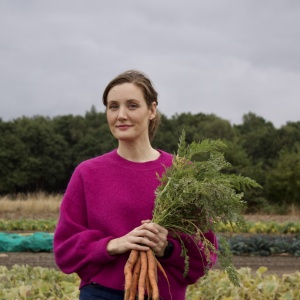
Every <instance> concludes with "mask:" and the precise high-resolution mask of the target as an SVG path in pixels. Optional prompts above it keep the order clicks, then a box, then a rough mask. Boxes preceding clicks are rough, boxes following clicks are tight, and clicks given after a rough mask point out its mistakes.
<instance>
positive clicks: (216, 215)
mask: <svg viewBox="0 0 300 300" xmlns="http://www.w3.org/2000/svg"><path fill="white" fill-rule="evenodd" d="M224 147H225V144H224V143H223V142H222V141H221V140H210V139H206V140H203V141H202V142H199V143H196V142H193V143H191V144H189V145H188V144H187V143H186V141H185V132H184V131H183V132H182V135H181V137H180V142H179V145H178V151H177V154H176V155H174V159H173V163H172V166H171V167H170V168H166V171H165V173H164V175H163V176H162V177H161V178H160V182H161V184H160V185H159V187H158V188H157V190H156V200H155V207H154V211H153V219H152V221H153V222H155V223H158V224H160V225H161V226H163V227H165V228H167V229H168V230H169V231H170V232H171V234H173V235H174V236H176V237H178V238H179V240H180V241H181V244H182V255H183V256H184V257H185V262H186V266H185V272H184V276H186V275H187V272H188V268H189V257H188V251H187V249H186V247H185V246H184V243H183V240H182V238H181V237H182V234H187V235H189V236H190V237H192V239H193V241H194V242H195V243H197V244H198V242H199V241H201V243H202V245H203V246H204V248H205V249H206V253H207V254H208V253H209V251H212V252H215V253H217V254H218V257H219V262H220V265H221V266H222V268H223V269H224V270H225V271H226V273H227V274H228V276H229V279H230V280H231V281H232V282H233V283H234V284H235V285H239V280H238V276H237V271H236V270H235V268H234V266H233V264H232V259H231V252H230V248H229V245H228V243H227V241H226V240H225V239H220V241H219V243H220V244H221V246H222V249H223V250H222V253H221V252H219V251H218V250H217V249H216V248H215V246H214V245H213V244H212V243H211V242H210V241H209V240H207V239H206V238H205V236H204V234H205V233H207V232H208V231H210V230H211V231H213V232H214V233H217V232H218V230H217V229H218V228H219V227H218V224H220V223H223V224H230V225H233V224H234V225H235V226H237V227H243V226H244V225H245V220H244V218H243V211H244V209H245V206H246V203H245V202H244V201H243V195H244V194H243V191H244V190H246V189H247V188H252V187H260V185H259V184H258V183H256V182H255V181H254V180H252V179H250V178H249V177H244V176H241V175H235V174H229V173H228V172H227V173H226V172H225V170H228V168H230V166H231V165H230V163H229V162H227V161H226V160H225V158H224V155H223V153H222V152H221V149H222V148H224Z"/></svg>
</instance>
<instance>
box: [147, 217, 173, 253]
mask: <svg viewBox="0 0 300 300" xmlns="http://www.w3.org/2000/svg"><path fill="white" fill-rule="evenodd" d="M142 224H147V227H149V229H151V227H153V228H155V229H156V230H157V231H158V233H157V234H156V237H157V239H158V241H157V242H156V246H155V247H152V248H151V249H152V251H153V252H154V253H155V255H156V256H157V257H162V256H163V255H164V253H165V249H166V247H167V245H168V241H167V236H168V230H167V229H166V228H164V227H162V226H160V225H158V224H156V223H153V222H151V220H144V221H142ZM152 231H153V230H152Z"/></svg>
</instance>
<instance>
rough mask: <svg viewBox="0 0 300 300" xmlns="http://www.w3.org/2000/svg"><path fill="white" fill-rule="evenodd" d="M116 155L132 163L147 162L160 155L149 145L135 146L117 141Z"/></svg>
mask: <svg viewBox="0 0 300 300" xmlns="http://www.w3.org/2000/svg"><path fill="white" fill-rule="evenodd" d="M117 152H118V154H119V155H120V156H121V157H123V158H125V159H127V160H129V161H133V162H147V161H152V160H156V159H157V158H158V157H159V156H160V153H159V152H158V151H157V150H155V149H154V148H152V146H151V144H150V143H147V144H142V145H136V144H132V143H128V142H125V141H119V147H118V150H117Z"/></svg>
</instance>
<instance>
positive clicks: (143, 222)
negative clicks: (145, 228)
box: [141, 220, 151, 224]
mask: <svg viewBox="0 0 300 300" xmlns="http://www.w3.org/2000/svg"><path fill="white" fill-rule="evenodd" d="M141 223H142V224H145V223H151V220H143V221H142V222H141Z"/></svg>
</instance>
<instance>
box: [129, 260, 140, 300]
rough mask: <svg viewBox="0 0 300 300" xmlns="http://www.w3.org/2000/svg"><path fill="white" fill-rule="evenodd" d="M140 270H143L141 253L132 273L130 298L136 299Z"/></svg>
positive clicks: (130, 299)
mask: <svg viewBox="0 0 300 300" xmlns="http://www.w3.org/2000/svg"><path fill="white" fill-rule="evenodd" d="M140 271H141V257H140V255H139V257H138V260H137V262H136V264H135V266H134V269H133V275H132V285H131V288H130V297H129V300H134V299H135V295H136V291H137V286H138V281H139V276H140Z"/></svg>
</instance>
